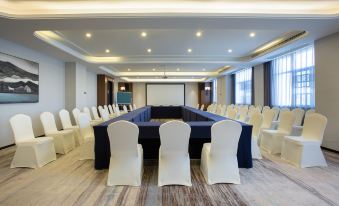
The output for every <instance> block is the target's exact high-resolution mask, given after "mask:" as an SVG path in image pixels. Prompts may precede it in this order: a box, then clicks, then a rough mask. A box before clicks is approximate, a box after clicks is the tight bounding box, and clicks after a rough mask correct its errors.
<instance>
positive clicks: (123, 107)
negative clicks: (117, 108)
mask: <svg viewBox="0 0 339 206" xmlns="http://www.w3.org/2000/svg"><path fill="white" fill-rule="evenodd" d="M122 109H123V110H124V113H128V110H127V107H126V105H124V106H122Z"/></svg>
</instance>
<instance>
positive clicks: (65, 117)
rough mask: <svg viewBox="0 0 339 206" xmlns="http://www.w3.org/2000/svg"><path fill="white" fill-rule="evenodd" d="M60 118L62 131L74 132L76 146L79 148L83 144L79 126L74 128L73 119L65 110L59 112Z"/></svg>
mask: <svg viewBox="0 0 339 206" xmlns="http://www.w3.org/2000/svg"><path fill="white" fill-rule="evenodd" d="M59 117H60V120H61V125H62V129H64V130H72V131H73V132H74V136H75V137H74V138H75V145H76V146H79V145H81V144H82V143H83V138H82V136H81V135H80V130H79V127H78V126H73V125H72V123H71V117H70V116H69V112H68V111H67V110H65V109H62V110H60V111H59Z"/></svg>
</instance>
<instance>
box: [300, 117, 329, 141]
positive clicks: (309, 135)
mask: <svg viewBox="0 0 339 206" xmlns="http://www.w3.org/2000/svg"><path fill="white" fill-rule="evenodd" d="M326 125H327V118H326V117H325V116H324V115H321V114H318V113H313V114H309V115H307V117H305V122H304V129H303V132H302V134H301V136H303V137H304V138H306V139H311V140H318V141H320V144H321V143H322V141H323V137H324V132H325V129H326Z"/></svg>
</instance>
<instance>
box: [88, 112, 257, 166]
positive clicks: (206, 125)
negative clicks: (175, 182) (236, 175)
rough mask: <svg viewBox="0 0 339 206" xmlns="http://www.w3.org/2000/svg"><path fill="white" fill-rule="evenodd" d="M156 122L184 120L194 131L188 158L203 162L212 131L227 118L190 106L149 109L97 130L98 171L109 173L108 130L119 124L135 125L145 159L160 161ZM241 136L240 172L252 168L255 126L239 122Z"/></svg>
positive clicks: (130, 113) (126, 115)
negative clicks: (203, 151)
mask: <svg viewBox="0 0 339 206" xmlns="http://www.w3.org/2000/svg"><path fill="white" fill-rule="evenodd" d="M152 119H153V120H156V119H181V120H183V121H184V122H186V123H187V124H189V125H190V127H191V134H190V140H189V155H190V158H191V159H200V157H201V150H202V146H203V144H204V143H207V142H211V127H212V125H213V124H214V123H215V122H217V121H221V120H225V119H227V118H226V117H223V116H219V115H216V114H212V113H209V112H205V111H201V110H198V109H195V108H192V107H188V106H146V107H142V108H139V109H136V110H134V111H131V112H129V113H126V114H123V115H121V116H118V117H116V118H113V119H110V120H108V121H106V122H103V123H101V124H99V125H96V126H94V127H93V128H94V135H95V147H94V150H95V169H98V170H100V169H107V168H108V167H109V160H110V155H111V154H110V142H109V137H108V133H107V126H108V125H109V124H111V123H113V122H116V121H119V120H126V121H130V122H133V123H135V124H136V125H137V126H138V128H139V138H138V142H139V144H141V145H142V147H143V151H144V158H145V159H158V154H159V147H160V135H159V127H160V125H161V124H162V123H163V122H162V121H151V120H152ZM239 123H240V124H241V126H242V132H241V135H240V139H239V144H238V152H237V157H238V166H239V168H252V167H253V165H252V153H251V138H252V137H251V135H252V126H251V125H248V124H245V123H242V122H239Z"/></svg>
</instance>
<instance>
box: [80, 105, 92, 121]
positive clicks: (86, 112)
mask: <svg viewBox="0 0 339 206" xmlns="http://www.w3.org/2000/svg"><path fill="white" fill-rule="evenodd" d="M84 113H85V114H87V116H88V118H89V120H92V116H91V112H90V111H89V108H88V107H84ZM78 119H79V117H78Z"/></svg>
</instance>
